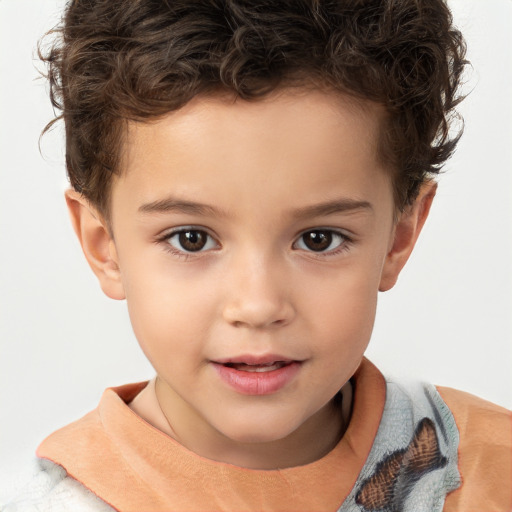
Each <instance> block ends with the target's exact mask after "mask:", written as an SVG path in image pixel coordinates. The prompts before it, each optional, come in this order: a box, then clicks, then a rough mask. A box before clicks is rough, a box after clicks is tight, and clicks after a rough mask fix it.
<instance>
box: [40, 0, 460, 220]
mask: <svg viewBox="0 0 512 512" xmlns="http://www.w3.org/2000/svg"><path fill="white" fill-rule="evenodd" d="M452 23H453V20H452V16H451V13H450V11H449V9H448V7H447V5H446V3H445V1H444V0H116V1H112V0H73V1H71V2H69V4H68V6H67V7H66V10H65V13H64V16H63V21H62V23H61V24H60V25H59V27H57V29H56V30H54V31H52V33H53V34H57V37H55V38H54V39H52V43H51V45H50V47H49V48H48V49H47V50H41V49H40V56H41V58H42V59H43V61H44V62H45V63H46V64H47V66H48V77H49V81H50V96H51V100H52V103H53V105H54V106H55V107H56V108H57V109H59V110H60V115H59V116H58V117H56V118H55V119H54V120H53V121H52V122H50V123H49V124H48V125H47V127H46V128H45V131H46V130H47V129H48V128H49V127H50V126H51V125H52V124H53V123H54V122H55V121H57V120H59V119H64V123H65V128H66V165H67V171H68V175H69V179H70V182H71V185H72V186H73V187H74V188H75V189H76V190H77V191H79V192H81V193H82V194H83V195H84V196H85V197H87V198H88V199H89V201H90V202H91V203H92V204H93V205H94V206H95V207H97V208H98V209H99V211H100V212H101V213H102V214H103V215H104V216H105V217H107V218H108V213H109V212H108V207H109V193H110V190H109V188H110V185H111V181H112V179H111V178H112V173H119V172H120V169H119V161H120V154H121V148H122V143H123V135H124V133H125V129H126V122H127V120H136V121H145V120H149V119H154V118H158V117H159V116H162V115H164V114H166V113H168V112H171V111H174V110H177V109H179V108H180V107H182V106H183V105H185V104H186V103H187V102H188V101H190V100H191V99H192V98H193V97H195V96H197V95H201V94H212V93H213V94H215V93H217V92H232V93H234V94H235V95H236V96H237V97H240V98H242V99H244V100H257V99H258V98H262V97H264V96H265V95H268V94H269V93H270V92H272V91H274V90H276V89H278V88H283V87H295V86H301V85H306V84H316V85H317V86H318V87H326V88H328V89H329V90H333V91H339V92H341V93H343V94H350V95H352V96H355V97H357V98H362V99H366V100H370V101H374V102H377V103H379V104H381V105H384V107H385V109H386V111H387V113H388V116H387V121H386V123H385V126H384V127H383V128H382V131H383V133H382V134H381V141H380V146H381V153H382V154H383V156H384V157H385V158H386V160H387V162H388V163H389V164H391V165H390V168H391V169H393V173H394V174H393V179H394V191H395V203H396V205H397V207H398V208H400V209H403V208H404V207H405V206H406V205H407V204H410V203H411V202H412V201H413V200H414V198H415V197H416V195H417V193H418V188H419V186H420V185H421V183H423V182H424V181H425V180H427V179H429V178H430V177H432V175H434V174H436V173H438V172H439V171H440V169H441V167H442V165H443V164H444V162H445V161H446V160H447V159H448V158H449V156H450V155H451V153H452V152H453V150H454V148H455V146H456V144H457V142H458V139H459V137H460V134H461V132H462V129H459V131H458V133H456V134H451V133H450V132H451V130H450V126H451V120H452V119H453V117H454V107H455V106H456V105H457V104H458V102H459V101H460V99H461V96H460V94H459V85H460V82H461V76H462V73H463V70H464V67H465V64H466V61H465V43H464V40H463V38H462V35H461V33H460V32H459V31H458V30H456V29H455V28H454V27H453V24H452ZM43 133H44V132H43Z"/></svg>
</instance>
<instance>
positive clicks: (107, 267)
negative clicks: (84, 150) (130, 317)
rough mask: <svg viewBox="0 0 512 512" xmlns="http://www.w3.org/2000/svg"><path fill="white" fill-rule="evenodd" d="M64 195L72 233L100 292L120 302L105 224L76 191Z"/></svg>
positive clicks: (115, 262)
mask: <svg viewBox="0 0 512 512" xmlns="http://www.w3.org/2000/svg"><path fill="white" fill-rule="evenodd" d="M65 195H66V203H67V205H68V210H69V214H70V217H71V222H72V224H73V229H74V230H75V233H76V235H77V237H78V240H79V241H80V245H81V246H82V250H83V252H84V255H85V258H86V259H87V262H88V263H89V265H90V267H91V268H92V271H93V272H94V273H95V274H96V277H97V278H98V280H99V282H100V286H101V289H102V290H103V292H104V293H105V295H107V296H108V297H110V298H111V299H117V300H123V299H124V298H125V293H124V288H123V285H122V282H121V272H120V270H119V265H118V258H117V252H116V246H115V243H114V240H113V239H112V236H111V235H110V231H109V228H108V226H107V223H106V222H105V220H104V219H103V218H102V217H101V215H100V214H99V213H98V212H97V210H96V209H95V208H94V207H93V206H92V205H91V204H90V203H89V201H87V199H86V198H85V197H84V196H82V195H81V194H79V193H78V192H76V191H75V190H67V191H66V194H65Z"/></svg>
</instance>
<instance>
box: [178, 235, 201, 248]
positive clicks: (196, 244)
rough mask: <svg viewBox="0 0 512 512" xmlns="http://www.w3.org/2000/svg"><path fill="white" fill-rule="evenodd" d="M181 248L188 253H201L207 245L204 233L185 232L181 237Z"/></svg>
mask: <svg viewBox="0 0 512 512" xmlns="http://www.w3.org/2000/svg"><path fill="white" fill-rule="evenodd" d="M179 239H180V244H181V246H182V247H183V248H184V249H185V250H187V251H200V250H201V249H202V248H203V247H204V246H205V245H206V236H205V234H204V233H203V232H202V231H183V232H181V233H180V235H179Z"/></svg>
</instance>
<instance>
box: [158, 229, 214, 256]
mask: <svg viewBox="0 0 512 512" xmlns="http://www.w3.org/2000/svg"><path fill="white" fill-rule="evenodd" d="M186 231H202V232H203V233H206V235H207V237H209V238H210V239H211V240H213V241H214V242H215V246H216V247H215V248H209V249H200V250H198V251H187V250H185V249H179V248H177V247H174V246H173V245H171V244H170V243H169V240H170V239H171V238H172V237H173V236H175V235H179V234H180V233H183V232H186ZM156 242H157V243H163V244H165V246H166V250H168V251H170V252H172V253H174V254H178V255H182V256H186V257H190V256H192V257H193V256H194V255H199V254H201V253H203V252H207V251H210V250H212V249H217V248H219V247H220V243H219V241H218V239H217V236H216V235H214V234H212V232H211V230H210V229H208V228H206V227H204V226H196V225H185V226H177V227H174V228H169V229H167V230H165V231H163V232H162V233H161V234H160V235H158V236H157V237H156Z"/></svg>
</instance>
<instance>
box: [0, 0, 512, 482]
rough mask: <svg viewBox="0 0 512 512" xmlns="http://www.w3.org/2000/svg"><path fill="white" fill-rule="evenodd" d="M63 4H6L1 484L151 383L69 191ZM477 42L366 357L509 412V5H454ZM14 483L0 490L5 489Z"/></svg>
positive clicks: (2, 32)
mask: <svg viewBox="0 0 512 512" xmlns="http://www.w3.org/2000/svg"><path fill="white" fill-rule="evenodd" d="M62 4H63V2H62V1H57V0H44V1H43V0H37V1H35V0H32V1H28V0H27V1H25V0H0V59H1V60H0V62H1V68H0V72H1V79H0V166H1V167H0V251H1V252H0V461H1V467H0V487H4V490H5V487H6V486H9V485H10V482H11V475H12V474H16V473H17V472H18V470H19V467H20V465H22V464H25V463H26V462H27V461H29V459H30V458H31V456H32V454H33V451H34V449H35V447H36V446H37V444H38V442H39V441H41V440H42V439H43V437H44V436H46V435H47V434H49V433H50V432H51V431H53V430H55V429H56V428H57V427H59V426H62V425H64V424H66V423H69V422H70V421H72V420H74V419H76V418H78V417H80V416H81V415H83V414H84V413H85V412H87V411H88V410H90V409H92V408H94V407H95V406H96V404H97V402H98V400H99V398H100V396H101V392H102V391H103V389H104V388H106V387H108V386H112V385H119V384H124V383H128V382H134V381H140V380H145V379H148V378H149V377H151V376H152V371H151V368H150V366H149V364H148V363H147V362H146V361H145V359H144V356H143V354H142V352H141V351H140V349H139V348H138V345H137V342H136V340H135V338H134V336H133V334H132V332H131V328H130V324H129V320H128V315H127V313H126V308H125V304H124V303H122V302H121V303H120V302H115V301H111V300H108V299H107V298H105V297H104V296H103V295H102V293H101V291H100V289H99V286H98V285H97V283H96V281H95V278H94V277H93V275H92V272H90V270H89V268H88V267H87V266H86V263H85V260H84V258H83V257H82V254H81V252H80V249H79V246H78V242H77V241H76V240H75V238H74V234H73V233H72V230H71V227H70V224H69V222H68V217H67V212H66V210H65V204H64V199H63V191H64V189H65V187H66V180H65V177H64V176H65V173H64V165H63V160H64V159H63V149H62V146H63V145H62V129H61V128H59V129H56V130H54V131H53V132H52V133H51V134H50V135H48V136H46V137H45V138H44V139H43V141H42V151H43V154H44V158H43V157H42V156H41V155H40V153H39V151H38V137H39V133H40V131H41V129H42V128H43V126H44V125H45V123H46V122H47V121H48V120H49V119H50V118H51V117H52V111H51V108H50V105H49V100H48V97H47V91H46V90H45V83H44V81H42V80H36V77H37V72H36V70H35V67H34V66H35V64H36V60H35V58H34V47H35V44H36V41H37V39H38V38H39V36H40V35H41V34H42V33H43V32H44V31H46V30H47V29H49V28H50V27H51V26H53V24H54V23H55V22H56V21H57V18H58V13H59V12H60V9H61V6H62ZM450 5H451V7H452V9H453V11H454V15H455V19H456V23H457V25H458V26H459V28H460V29H461V30H462V31H463V32H464V33H465V35H466V38H467V41H468V46H469V50H468V57H469V59H470V60H471V61H472V64H473V71H472V74H471V77H470V78H469V83H468V89H472V92H471V94H470V96H469V97H468V99H467V100H466V101H465V103H464V104H463V106H462V107H461V109H460V110H461V111H462V114H463V115H464V117H465V119H466V131H465V135H464V137H463V139H462V141H461V143H460V145H459V149H458V152H457V154H456V156H455V157H454V158H453V159H452V160H451V161H450V162H449V163H448V165H447V167H446V173H445V174H444V175H443V176H442V178H441V180H440V187H439V191H438V195H437V198H436V204H435V205H434V207H433V211H432V212H431V217H430V219H429V220H428V222H427V225H426V227H425V230H424V232H423V234H422V237H421V239H420V241H419V244H418V246H417V249H416V252H415V254H414V255H413V257H412V258H411V260H410V262H409V264H408V266H407V267H406V269H405V271H404V272H403V274H402V276H401V279H400V281H399V283H398V285H397V286H396V288H395V289H394V290H392V291H390V292H387V293H385V294H382V295H381V297H380V305H379V312H378V316H377V322H376V326H375V331H374V337H373V341H372V344H371V347H370V350H369V351H368V355H369V357H370V358H371V359H372V360H373V361H374V362H375V363H376V364H377V365H378V366H379V367H380V368H381V369H383V370H384V371H385V372H389V373H391V374H393V375H402V376H406V377H414V378H420V379H422V380H428V381H431V382H434V383H436V384H441V385H448V386H452V387H456V388H460V389H464V390H466V391H469V392H471V393H474V394H477V395H480V396H482V397H484V398H486V399H488V400H491V401H494V402H497V403H499V404H501V405H504V406H506V407H508V408H512V371H511V366H512V365H511V362H512V349H511V340H512V336H511V335H512V320H511V318H512V271H511V262H512V1H511V0H457V1H455V0H452V1H451V2H450ZM2 482H3V485H2Z"/></svg>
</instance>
